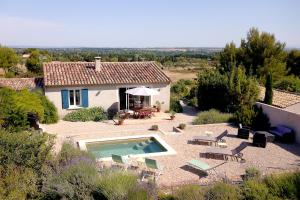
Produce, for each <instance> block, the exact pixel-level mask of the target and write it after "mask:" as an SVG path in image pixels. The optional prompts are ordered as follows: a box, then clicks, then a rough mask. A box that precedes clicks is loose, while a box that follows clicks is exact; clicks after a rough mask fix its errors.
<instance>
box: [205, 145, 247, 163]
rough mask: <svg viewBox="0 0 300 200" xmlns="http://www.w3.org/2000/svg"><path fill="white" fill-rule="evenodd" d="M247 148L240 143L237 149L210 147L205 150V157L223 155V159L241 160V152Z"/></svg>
mask: <svg viewBox="0 0 300 200" xmlns="http://www.w3.org/2000/svg"><path fill="white" fill-rule="evenodd" d="M247 146H248V144H247V143H245V142H242V143H241V144H240V145H239V146H238V147H236V148H235V149H232V150H229V149H224V148H217V147H211V148H208V149H206V150H205V152H204V153H205V154H206V155H223V156H224V158H225V159H226V160H227V159H228V157H231V158H235V159H236V160H238V159H241V160H242V158H243V153H241V151H242V150H243V149H245V148H246V147H247Z"/></svg>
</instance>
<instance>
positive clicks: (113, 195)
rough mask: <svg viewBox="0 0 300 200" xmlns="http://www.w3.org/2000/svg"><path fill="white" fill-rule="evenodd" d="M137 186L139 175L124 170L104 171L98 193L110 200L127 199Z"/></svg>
mask: <svg viewBox="0 0 300 200" xmlns="http://www.w3.org/2000/svg"><path fill="white" fill-rule="evenodd" d="M136 188H137V177H136V176H135V175H134V174H131V173H129V172H124V171H116V170H109V171H106V172H103V173H102V174H101V176H100V181H99V182H98V184H97V193H98V194H99V196H104V197H105V198H106V199H109V200H119V199H126V198H127V197H128V195H129V192H130V191H132V190H134V189H136Z"/></svg>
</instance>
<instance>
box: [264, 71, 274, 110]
mask: <svg viewBox="0 0 300 200" xmlns="http://www.w3.org/2000/svg"><path fill="white" fill-rule="evenodd" d="M265 87H266V92H265V99H264V102H265V103H266V104H269V105H272V102H273V80H272V74H271V73H269V74H268V76H267V80H266V84H265Z"/></svg>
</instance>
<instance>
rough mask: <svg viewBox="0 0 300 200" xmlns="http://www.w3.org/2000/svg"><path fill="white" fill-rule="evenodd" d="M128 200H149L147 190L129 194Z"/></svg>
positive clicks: (136, 190)
mask: <svg viewBox="0 0 300 200" xmlns="http://www.w3.org/2000/svg"><path fill="white" fill-rule="evenodd" d="M127 199H130V200H148V194H147V190H144V189H141V188H138V189H134V190H131V191H129V192H128V197H127Z"/></svg>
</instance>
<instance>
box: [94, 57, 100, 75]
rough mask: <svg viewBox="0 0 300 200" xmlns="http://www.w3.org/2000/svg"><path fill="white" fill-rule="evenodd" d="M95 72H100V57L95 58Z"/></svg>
mask: <svg viewBox="0 0 300 200" xmlns="http://www.w3.org/2000/svg"><path fill="white" fill-rule="evenodd" d="M95 70H96V71H97V72H99V71H100V70H101V57H95Z"/></svg>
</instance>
